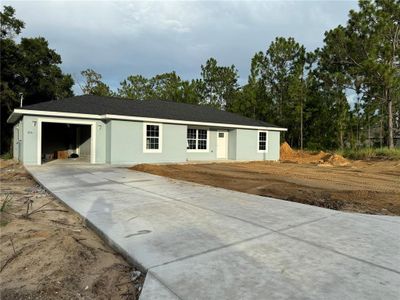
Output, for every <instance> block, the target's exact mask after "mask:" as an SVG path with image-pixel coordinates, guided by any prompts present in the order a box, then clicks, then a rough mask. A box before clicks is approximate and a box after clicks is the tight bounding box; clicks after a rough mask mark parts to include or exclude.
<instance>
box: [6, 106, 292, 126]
mask: <svg viewBox="0 0 400 300" xmlns="http://www.w3.org/2000/svg"><path fill="white" fill-rule="evenodd" d="M24 114H27V115H37V116H53V117H64V118H84V119H96V120H112V119H114V120H127V121H140V122H160V123H173V124H186V125H200V126H215V127H227V128H243V129H257V130H271V131H287V128H281V127H270V126H253V125H240V124H230V123H216V122H197V121H186V120H176V119H162V118H151V117H139V116H122V115H114V114H105V115H94V114H82V113H68V112H57V111H42V110H30V109H23V108H20V109H14V111H13V113H12V114H11V115H10V117H9V118H8V120H7V122H8V123H15V122H16V121H18V119H19V118H20V117H21V116H22V115H24Z"/></svg>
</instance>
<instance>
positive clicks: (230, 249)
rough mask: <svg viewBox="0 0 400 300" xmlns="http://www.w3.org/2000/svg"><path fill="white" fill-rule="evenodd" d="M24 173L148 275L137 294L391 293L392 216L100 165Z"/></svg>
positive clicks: (394, 257)
mask: <svg viewBox="0 0 400 300" xmlns="http://www.w3.org/2000/svg"><path fill="white" fill-rule="evenodd" d="M28 170H29V171H30V172H31V174H32V175H33V176H34V177H35V178H36V179H37V180H38V181H39V182H40V183H42V184H43V185H44V186H46V187H47V188H48V189H49V190H50V191H51V192H52V193H53V194H55V195H56V196H57V197H58V198H59V199H61V200H62V201H64V202H65V203H66V204H67V205H68V206H70V207H71V208H73V209H74V210H76V211H77V212H78V213H79V214H81V215H82V216H83V217H85V218H86V219H87V220H88V222H89V223H90V224H91V225H92V226H93V227H94V228H95V229H96V230H97V231H98V232H99V233H100V234H102V235H103V236H104V237H105V238H106V239H107V240H108V241H109V243H110V244H111V245H113V246H114V247H115V248H116V249H118V250H119V251H121V252H122V253H123V254H124V255H126V256H127V257H128V259H130V260H131V261H133V262H135V263H137V264H138V265H140V266H141V267H142V268H143V269H145V270H147V271H148V274H147V277H146V281H145V285H144V288H143V293H142V296H141V299H232V298H234V299H260V298H262V299H265V298H272V299H321V298H323V299H338V298H345V299H399V298H400V290H399V288H398V287H399V286H400V258H399V255H398V253H399V252H400V237H399V234H398V233H399V232H400V227H399V226H400V218H398V217H385V216H369V215H359V214H349V213H342V212H337V211H332V210H327V209H322V208H318V207H313V206H308V205H303V204H299V203H294V202H288V201H282V200H277V199H272V198H268V197H260V196H255V195H249V194H245V193H240V192H235V191H228V190H224V189H219V188H214V187H208V186H202V185H199V184H194V183H189V182H183V181H177V180H172V179H168V178H164V177H160V176H154V175H150V174H146V173H141V172H136V171H130V170H128V169H125V168H115V167H109V166H105V165H57V164H52V165H44V166H40V167H28Z"/></svg>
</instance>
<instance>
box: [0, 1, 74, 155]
mask: <svg viewBox="0 0 400 300" xmlns="http://www.w3.org/2000/svg"><path fill="white" fill-rule="evenodd" d="M14 14H15V10H14V9H13V8H11V7H10V6H4V8H3V11H2V12H0V17H1V39H0V57H1V74H0V98H1V134H2V138H1V153H4V152H8V151H9V150H10V144H11V143H10V141H11V136H12V127H11V126H10V125H9V124H7V123H6V121H7V118H8V116H9V115H10V113H11V112H12V111H13V109H14V108H16V107H18V106H19V104H20V99H21V97H23V98H24V105H29V104H34V103H38V102H42V101H47V100H53V99H60V98H65V97H68V96H72V94H73V93H72V89H71V88H72V85H73V83H74V82H73V80H72V77H71V76H70V75H68V74H67V75H66V74H63V73H62V71H61V69H60V67H59V65H60V64H61V57H60V55H58V54H57V53H56V52H55V51H54V50H52V49H50V48H49V45H48V42H47V41H46V40H45V39H44V38H42V37H38V38H21V40H20V42H19V43H18V42H16V41H15V40H14V37H15V35H17V34H19V33H20V32H21V30H22V29H23V28H24V23H23V22H22V21H21V20H18V19H17V18H16V17H15V16H14Z"/></svg>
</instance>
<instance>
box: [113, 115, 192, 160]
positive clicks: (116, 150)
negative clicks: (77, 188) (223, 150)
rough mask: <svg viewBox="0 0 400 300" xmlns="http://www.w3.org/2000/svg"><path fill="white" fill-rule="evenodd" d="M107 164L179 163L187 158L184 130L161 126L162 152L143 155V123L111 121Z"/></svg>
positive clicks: (178, 126)
mask: <svg viewBox="0 0 400 300" xmlns="http://www.w3.org/2000/svg"><path fill="white" fill-rule="evenodd" d="M108 126H109V136H108V137H109V140H110V145H109V147H108V148H109V151H110V153H109V161H108V162H109V163H112V164H127V163H156V162H182V161H185V155H186V126H183V125H172V124H162V125H161V126H162V152H161V153H144V152H143V142H144V138H143V126H144V123H143V122H132V121H119V120H111V121H110V122H109V124H108Z"/></svg>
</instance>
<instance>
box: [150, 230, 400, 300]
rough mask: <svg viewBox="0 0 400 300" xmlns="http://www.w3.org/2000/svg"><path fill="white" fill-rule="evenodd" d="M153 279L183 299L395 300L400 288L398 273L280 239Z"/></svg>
mask: <svg viewBox="0 0 400 300" xmlns="http://www.w3.org/2000/svg"><path fill="white" fill-rule="evenodd" d="M151 273H152V274H155V275H156V276H157V278H162V281H163V283H164V285H166V286H168V287H174V292H175V294H176V295H177V296H178V297H179V298H180V299H193V298H195V299H332V300H337V299H371V300H373V299H393V300H394V299H398V297H399V286H400V274H398V273H394V272H390V271H387V270H386V269H383V268H380V267H376V266H372V265H370V264H367V263H364V262H360V261H357V260H354V259H351V258H348V257H346V256H343V255H340V254H337V253H334V252H332V251H329V250H326V249H322V248H320V247H318V246H314V245H311V244H309V243H306V242H301V241H300V242H299V241H298V240H294V239H292V238H288V237H285V236H282V235H280V234H278V233H274V234H272V235H268V236H265V237H261V238H259V239H255V240H252V241H249V242H244V243H241V244H238V245H235V246H232V247H228V248H224V249H221V250H220V251H213V252H209V253H206V254H203V255H199V256H195V257H192V258H189V259H186V260H182V261H179V262H175V263H173V264H168V265H164V266H160V267H157V268H153V269H152V270H151ZM194 295H195V297H193V296H194Z"/></svg>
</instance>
